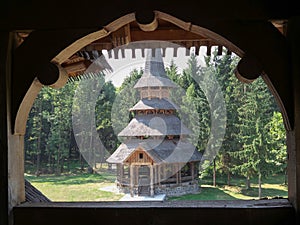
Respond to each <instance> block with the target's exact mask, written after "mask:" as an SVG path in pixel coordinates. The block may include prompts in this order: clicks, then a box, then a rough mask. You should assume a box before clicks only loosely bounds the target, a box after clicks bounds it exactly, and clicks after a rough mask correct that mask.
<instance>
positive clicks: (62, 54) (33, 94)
mask: <svg viewBox="0 0 300 225" xmlns="http://www.w3.org/2000/svg"><path fill="white" fill-rule="evenodd" d="M156 14H157V15H159V16H162V17H163V16H165V17H164V18H166V19H167V18H168V19H169V20H170V21H172V22H174V23H176V24H177V25H180V26H181V27H182V28H183V29H187V30H189V31H192V32H195V33H199V34H201V33H202V32H205V33H206V32H208V34H210V35H212V37H214V38H215V39H216V40H218V41H220V43H222V45H224V46H226V47H227V48H228V49H230V50H232V52H236V53H237V54H238V55H239V56H241V57H242V56H243V54H244V52H243V51H242V50H241V49H239V48H238V47H236V46H235V45H233V44H232V43H231V42H229V41H228V40H227V39H225V38H223V37H222V36H220V35H217V34H216V33H214V32H212V31H210V30H207V29H205V28H201V27H199V26H196V25H192V24H191V23H186V22H183V21H181V20H178V19H176V18H175V17H172V16H169V15H167V14H164V13H160V12H158V11H156ZM125 17H126V18H125ZM125 17H121V18H123V19H124V18H125V19H128V21H129V20H131V19H133V18H134V14H128V15H127V16H125ZM121 18H120V19H119V20H116V21H115V23H114V22H113V23H111V24H109V25H108V26H106V27H104V28H103V29H102V30H100V31H96V32H94V33H91V34H89V35H87V36H85V37H83V38H81V39H79V40H78V41H75V42H74V43H73V44H72V45H70V46H69V47H67V48H66V49H64V50H63V51H61V52H60V53H59V54H58V55H56V56H55V57H54V58H53V59H52V62H53V63H55V64H57V65H58V66H59V65H60V64H61V63H62V62H63V60H64V59H66V57H68V56H70V55H72V53H74V52H76V49H78V48H79V46H81V45H83V44H84V43H88V42H92V41H93V40H94V39H93V38H96V37H97V35H102V36H101V37H105V36H107V35H108V34H109V33H110V32H113V31H114V29H117V27H118V26H119V25H118V24H117V21H119V22H122V21H121ZM123 22H124V21H123ZM110 29H111V30H110ZM79 49H80V48H79ZM263 76H265V81H266V82H267V84H268V85H269V87H270V85H271V84H272V83H271V81H270V80H269V79H268V77H267V75H263ZM35 82H37V83H35ZM31 87H32V89H29V90H28V92H27V93H26V95H25V98H24V99H26V97H28V99H29V100H30V101H31V100H34V98H35V97H36V94H37V93H38V89H39V88H40V87H41V85H40V83H39V82H38V81H34V82H33V84H32V86H31ZM270 89H271V91H272V90H273V93H275V97H276V96H277V97H278V95H276V93H277V92H276V90H275V88H274V87H273V86H271V88H270ZM28 99H27V100H28ZM27 100H26V101H25V104H27V105H23V106H22V104H21V106H20V108H19V111H18V115H17V117H18V116H20V115H22V114H24V113H26V111H27V110H30V108H31V107H28V106H29V105H30V104H28V103H29V102H30V101H27ZM277 100H278V99H277ZM32 103H33V101H32ZM279 103H280V102H279ZM281 106H282V105H281ZM23 107H24V108H23ZM25 107H27V108H25ZM282 107H283V106H282ZM23 109H24V110H23ZM28 112H29V111H28ZM284 112H285V111H284ZM19 113H20V114H19ZM284 115H286V114H284ZM284 119H285V122H286V121H288V118H287V116H286V117H285V118H284ZM287 124H288V125H287ZM16 128H18V129H16ZM20 128H21V126H20V124H16V125H15V131H18V132H15V134H16V135H21V136H22V134H23V133H22V129H20ZM23 128H24V127H23ZM286 128H287V129H289V128H290V126H289V123H288V122H286ZM18 150H20V149H18ZM21 193H22V192H21ZM20 201H22V199H20ZM19 222H20V221H19Z"/></svg>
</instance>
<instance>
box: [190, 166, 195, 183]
mask: <svg viewBox="0 0 300 225" xmlns="http://www.w3.org/2000/svg"><path fill="white" fill-rule="evenodd" d="M190 165H191V168H190V169H191V175H192V180H194V177H195V168H194V163H193V162H191V163H190Z"/></svg>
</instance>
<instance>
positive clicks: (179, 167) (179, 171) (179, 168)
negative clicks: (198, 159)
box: [178, 164, 181, 184]
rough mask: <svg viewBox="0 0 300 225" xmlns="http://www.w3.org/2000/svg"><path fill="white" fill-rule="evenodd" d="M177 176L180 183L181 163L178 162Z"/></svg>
mask: <svg viewBox="0 0 300 225" xmlns="http://www.w3.org/2000/svg"><path fill="white" fill-rule="evenodd" d="M178 178H179V184H181V165H180V164H178Z"/></svg>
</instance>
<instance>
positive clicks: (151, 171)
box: [150, 165, 154, 197]
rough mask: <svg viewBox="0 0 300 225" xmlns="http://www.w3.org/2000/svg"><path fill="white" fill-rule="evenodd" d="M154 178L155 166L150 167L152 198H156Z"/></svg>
mask: <svg viewBox="0 0 300 225" xmlns="http://www.w3.org/2000/svg"><path fill="white" fill-rule="evenodd" d="M153 178H154V176H153V165H150V196H151V197H153V196H154V185H153V183H154V182H153V181H154V179H153Z"/></svg>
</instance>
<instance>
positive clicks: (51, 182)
mask: <svg viewBox="0 0 300 225" xmlns="http://www.w3.org/2000/svg"><path fill="white" fill-rule="evenodd" d="M25 178H26V179H27V180H29V181H30V182H31V184H32V185H34V186H35V187H36V188H38V189H39V190H40V191H41V192H42V193H43V194H44V195H46V196H47V197H48V198H49V199H51V200H52V201H118V200H119V199H120V198H121V197H122V196H123V195H122V194H116V193H113V192H110V191H104V190H101V189H102V188H104V187H108V186H113V185H114V180H115V175H114V174H111V173H107V172H101V173H100V174H87V173H83V174H67V175H61V176H54V175H47V176H46V175H41V176H39V177H36V176H34V175H29V174H25ZM217 182H218V185H217V186H216V187H214V186H212V185H211V183H212V182H211V180H210V179H203V180H201V181H200V183H201V191H200V193H198V194H190V195H184V196H180V197H170V198H168V200H170V201H174V200H237V199H243V200H248V199H257V195H258V185H257V183H256V180H252V181H251V188H250V189H248V190H246V189H245V186H244V183H245V181H244V179H242V178H233V179H232V181H231V183H232V185H231V186H228V185H226V180H225V179H223V178H219V179H217ZM262 187H263V189H262V195H263V197H265V198H274V197H283V198H286V197H287V186H286V185H284V176H282V175H276V176H272V177H270V178H268V179H265V180H263V185H262Z"/></svg>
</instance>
